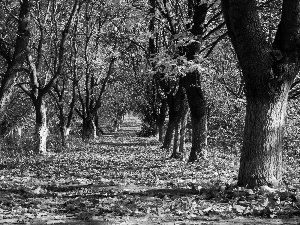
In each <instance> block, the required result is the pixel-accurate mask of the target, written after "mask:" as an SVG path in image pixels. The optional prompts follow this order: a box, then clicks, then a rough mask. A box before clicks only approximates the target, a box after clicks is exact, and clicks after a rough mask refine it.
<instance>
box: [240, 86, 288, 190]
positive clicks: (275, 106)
mask: <svg viewBox="0 0 300 225" xmlns="http://www.w3.org/2000/svg"><path fill="white" fill-rule="evenodd" d="M287 96H288V89H286V91H285V92H284V93H282V94H281V96H280V98H278V99H276V100H275V101H267V100H265V99H249V100H248V101H247V108H246V122H245V130H244V144H243V148H242V152H241V159H240V170H239V177H238V185H240V186H247V185H248V186H250V187H255V186H261V185H265V184H266V183H267V184H269V185H276V184H278V183H279V182H280V180H281V177H282V171H281V168H282V137H283V128H284V122H285V117H286V107H287Z"/></svg>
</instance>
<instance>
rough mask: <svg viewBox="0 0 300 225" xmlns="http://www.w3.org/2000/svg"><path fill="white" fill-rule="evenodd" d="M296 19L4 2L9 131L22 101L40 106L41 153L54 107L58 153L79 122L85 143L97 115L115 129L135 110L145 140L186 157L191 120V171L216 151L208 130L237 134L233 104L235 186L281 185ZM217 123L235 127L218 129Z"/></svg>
mask: <svg viewBox="0 0 300 225" xmlns="http://www.w3.org/2000/svg"><path fill="white" fill-rule="evenodd" d="M299 9H300V6H299V3H298V1H296V0H289V1H288V0H283V1H267V0H262V1H255V0H250V1H238V0H222V1H221V2H220V1H218V0H209V1H208V0H148V1H145V2H144V1H143V0H132V1H106V0H102V1H94V0H73V1H69V2H63V1H59V0H55V1H50V0H49V1H34V0H23V1H2V2H1V8H0V10H1V14H2V15H4V16H3V17H2V18H1V19H0V23H1V27H2V28H1V30H0V35H1V36H0V56H1V60H0V61H1V65H2V67H1V74H2V79H1V86H0V102H1V105H0V115H1V117H0V118H1V129H2V131H1V133H5V132H6V129H9V128H10V127H12V125H11V123H12V121H11V120H10V119H9V118H10V114H9V113H8V112H11V108H13V106H14V107H15V105H16V104H15V103H13V104H11V103H12V102H14V101H13V100H15V99H19V103H20V104H18V105H19V106H20V107H19V108H20V109H26V110H27V109H28V106H27V105H26V106H25V105H24V104H22V103H24V102H25V101H28V100H30V102H31V104H32V106H33V107H31V108H30V109H31V110H32V112H33V114H34V115H35V132H34V137H35V150H36V152H41V153H45V152H46V151H47V149H46V143H47V136H48V132H49V129H48V124H47V122H48V120H49V119H47V108H48V109H49V108H50V110H51V111H54V112H55V114H56V115H57V121H58V127H59V131H60V134H61V143H62V145H66V144H67V142H68V135H69V132H70V129H71V127H72V126H73V125H74V124H72V123H73V121H74V118H79V119H80V120H81V124H82V125H81V134H82V138H83V139H84V140H88V139H91V138H93V137H95V136H96V135H98V134H99V132H100V128H99V118H101V116H103V115H105V114H114V115H113V116H111V117H113V119H114V121H115V125H116V127H117V123H118V121H120V119H121V118H122V116H123V115H124V114H125V113H126V112H128V111H130V110H131V111H132V110H133V111H135V112H137V113H139V115H140V116H141V118H142V120H143V132H142V133H143V134H148V135H149V134H153V135H156V134H159V140H160V141H161V142H162V143H163V148H164V149H169V148H170V147H171V146H172V155H171V157H174V158H179V157H181V154H182V153H183V152H184V151H185V150H184V148H185V147H184V143H185V142H184V136H185V128H186V125H187V120H188V119H187V118H188V115H190V117H191V124H192V148H191V152H190V157H189V161H195V160H197V159H198V157H199V156H200V157H201V156H203V155H205V152H206V151H207V150H208V149H207V145H208V132H209V129H208V127H211V128H213V127H214V126H215V125H216V124H218V126H219V128H220V127H225V129H232V128H233V127H232V125H231V128H230V126H229V125H228V124H229V123H230V121H229V120H232V119H233V118H231V115H228V112H221V111H222V110H220V106H221V105H222V104H223V105H224V104H225V102H227V101H229V99H235V101H236V102H237V103H236V104H235V107H234V111H242V107H243V106H244V105H245V104H246V111H245V116H246V119H245V128H244V137H243V147H242V150H241V165H240V171H239V183H238V184H239V185H241V186H249V187H253V186H256V185H263V184H272V185H276V184H278V183H280V181H281V179H282V172H281V171H282V137H283V127H284V121H285V117H286V108H287V103H288V94H289V91H290V89H291V87H292V88H293V90H292V94H291V95H290V96H291V97H294V98H295V97H297V96H298V93H299V92H298V89H297V84H298V83H299V82H298V81H296V82H295V83H293V81H294V78H295V77H296V75H297V74H298V71H299V66H298V65H299V60H298V52H299V50H298V43H299V40H298V38H299V37H298V33H299V31H298V29H299V21H298V15H299ZM231 43H232V44H231ZM221 89H222V90H223V91H219V90H221ZM20 90H22V92H23V94H22V93H20ZM216 90H218V91H216ZM224 93H225V94H224ZM24 94H25V95H24ZM244 94H245V95H244ZM16 96H17V98H16ZM24 96H27V98H25V97H24ZM228 96H230V97H228ZM222 107H224V106H222ZM222 109H223V108H222ZM216 113H223V114H224V115H225V114H226V116H227V117H226V118H227V120H226V119H225V120H223V121H221V122H220V121H219V122H218V123H216V122H215V120H214V118H215V117H214V115H215V114H216ZM48 114H49V110H48ZM167 116H168V125H167V128H166V130H165V129H164V124H165V121H166V117H167ZM21 117H24V115H23V114H22V116H21ZM208 117H209V118H210V120H208ZM219 128H218V129H219ZM172 140H173V143H172Z"/></svg>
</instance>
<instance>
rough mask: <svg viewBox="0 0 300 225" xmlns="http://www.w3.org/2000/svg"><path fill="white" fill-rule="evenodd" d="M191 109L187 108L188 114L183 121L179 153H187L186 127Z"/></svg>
mask: <svg viewBox="0 0 300 225" xmlns="http://www.w3.org/2000/svg"><path fill="white" fill-rule="evenodd" d="M189 111H190V110H189V108H188V106H187V107H186V112H185V113H184V116H183V117H182V119H181V128H180V145H179V152H182V153H184V152H185V134H186V126H187V119H188V114H189Z"/></svg>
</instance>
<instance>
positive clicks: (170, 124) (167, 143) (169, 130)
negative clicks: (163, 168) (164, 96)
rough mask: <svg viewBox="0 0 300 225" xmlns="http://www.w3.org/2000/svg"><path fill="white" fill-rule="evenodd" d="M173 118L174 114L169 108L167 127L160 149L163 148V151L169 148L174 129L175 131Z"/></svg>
mask: <svg viewBox="0 0 300 225" xmlns="http://www.w3.org/2000/svg"><path fill="white" fill-rule="evenodd" d="M175 117H176V115H175V112H174V111H173V110H171V109H170V108H169V122H168V126H167V131H166V135H165V138H164V143H163V146H162V148H164V149H169V148H170V146H171V142H172V139H173V134H174V129H175V125H176V119H175Z"/></svg>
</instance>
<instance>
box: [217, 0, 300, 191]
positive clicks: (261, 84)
mask: <svg viewBox="0 0 300 225" xmlns="http://www.w3.org/2000/svg"><path fill="white" fill-rule="evenodd" d="M222 11H223V13H224V18H225V22H226V25H227V28H228V34H229V36H230V38H231V42H232V44H233V46H234V49H235V51H236V53H237V56H238V59H239V62H240V65H241V67H242V70H243V76H244V80H245V93H246V99H247V107H246V120H245V130H244V143H243V148H242V152H241V160H240V170H239V177H238V185H240V186H247V187H249V188H253V187H255V186H259V185H275V186H276V185H278V184H279V183H280V181H281V179H282V172H281V170H282V135H283V126H284V121H285V117H286V116H285V114H286V108H287V96H288V92H289V90H290V87H291V84H292V82H293V80H294V78H295V77H296V75H297V74H298V72H299V67H300V61H299V47H300V36H299V33H300V20H299V16H300V2H299V1H297V0H284V1H283V2H282V10H281V19H280V22H279V24H278V29H277V32H276V35H275V39H274V42H273V44H272V45H271V44H270V43H269V42H268V41H267V38H266V35H265V31H264V30H263V26H262V25H261V24H262V21H261V18H260V14H259V11H258V10H257V1H255V0H248V1H238V0H222Z"/></svg>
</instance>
